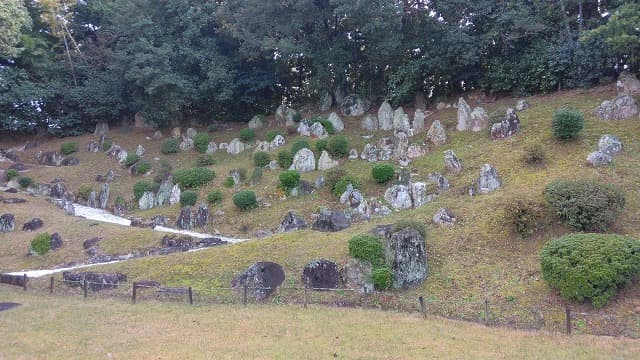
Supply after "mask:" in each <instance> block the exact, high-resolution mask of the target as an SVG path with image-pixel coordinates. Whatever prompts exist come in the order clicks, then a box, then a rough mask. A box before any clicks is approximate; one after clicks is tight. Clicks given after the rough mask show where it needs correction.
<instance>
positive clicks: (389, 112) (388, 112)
mask: <svg viewBox="0 0 640 360" xmlns="http://www.w3.org/2000/svg"><path fill="white" fill-rule="evenodd" d="M378 128H379V129H380V130H391V129H393V108H392V107H391V104H389V103H388V102H387V101H385V102H383V103H382V105H380V109H378Z"/></svg>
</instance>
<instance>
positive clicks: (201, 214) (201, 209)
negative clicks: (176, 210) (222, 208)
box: [195, 203, 209, 227]
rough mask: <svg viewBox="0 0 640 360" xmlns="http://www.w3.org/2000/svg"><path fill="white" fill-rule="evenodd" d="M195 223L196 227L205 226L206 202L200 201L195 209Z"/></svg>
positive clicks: (206, 221)
mask: <svg viewBox="0 0 640 360" xmlns="http://www.w3.org/2000/svg"><path fill="white" fill-rule="evenodd" d="M195 223H196V226H197V227H205V226H207V224H208V223H209V208H208V207H207V204H205V203H201V204H199V205H198V209H197V210H196V216H195Z"/></svg>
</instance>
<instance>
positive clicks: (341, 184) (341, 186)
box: [332, 175, 361, 197]
mask: <svg viewBox="0 0 640 360" xmlns="http://www.w3.org/2000/svg"><path fill="white" fill-rule="evenodd" d="M349 184H351V185H353V188H354V189H359V188H360V186H361V184H360V180H358V179H357V178H355V177H353V176H351V175H345V176H343V177H341V178H340V179H339V180H338V182H336V184H335V185H334V186H333V190H332V192H333V195H335V196H337V197H340V196H342V194H343V193H344V192H345V191H347V186H349Z"/></svg>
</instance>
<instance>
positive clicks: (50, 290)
mask: <svg viewBox="0 0 640 360" xmlns="http://www.w3.org/2000/svg"><path fill="white" fill-rule="evenodd" d="M54 282H55V280H54V279H53V276H52V277H51V279H50V280H49V295H52V294H53V283H54Z"/></svg>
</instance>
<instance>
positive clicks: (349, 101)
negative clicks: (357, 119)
mask: <svg viewBox="0 0 640 360" xmlns="http://www.w3.org/2000/svg"><path fill="white" fill-rule="evenodd" d="M370 107H371V103H370V102H369V100H367V99H363V98H361V97H359V96H358V95H349V96H347V97H345V98H344V99H343V100H342V103H341V104H340V109H341V111H342V115H344V116H362V115H364V114H365V113H366V112H367V111H369V108H370Z"/></svg>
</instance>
